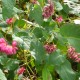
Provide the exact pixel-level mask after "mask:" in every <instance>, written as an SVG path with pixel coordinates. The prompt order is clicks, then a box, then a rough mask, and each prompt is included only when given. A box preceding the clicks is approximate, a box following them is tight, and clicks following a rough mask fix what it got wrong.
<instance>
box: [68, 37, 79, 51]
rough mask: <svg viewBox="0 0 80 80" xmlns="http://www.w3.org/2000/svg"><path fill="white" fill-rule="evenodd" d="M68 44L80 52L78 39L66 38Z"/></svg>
mask: <svg viewBox="0 0 80 80" xmlns="http://www.w3.org/2000/svg"><path fill="white" fill-rule="evenodd" d="M68 42H69V43H70V45H71V46H73V47H74V48H76V51H77V52H80V39H78V38H68Z"/></svg>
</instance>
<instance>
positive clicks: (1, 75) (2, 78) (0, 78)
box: [0, 69, 7, 80]
mask: <svg viewBox="0 0 80 80" xmlns="http://www.w3.org/2000/svg"><path fill="white" fill-rule="evenodd" d="M0 80H7V78H6V77H5V74H4V73H3V71H2V70H1V69H0Z"/></svg>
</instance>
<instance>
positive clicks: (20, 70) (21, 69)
mask: <svg viewBox="0 0 80 80" xmlns="http://www.w3.org/2000/svg"><path fill="white" fill-rule="evenodd" d="M25 70H26V69H25V68H24V67H21V68H19V69H18V71H17V74H18V75H20V74H23V73H24V71H25Z"/></svg>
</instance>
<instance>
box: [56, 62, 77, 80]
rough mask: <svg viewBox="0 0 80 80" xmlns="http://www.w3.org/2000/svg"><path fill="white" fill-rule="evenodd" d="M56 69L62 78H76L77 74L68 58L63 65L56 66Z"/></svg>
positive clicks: (67, 79) (68, 79) (70, 79)
mask: <svg viewBox="0 0 80 80" xmlns="http://www.w3.org/2000/svg"><path fill="white" fill-rule="evenodd" d="M56 71H57V73H58V74H59V75H60V77H61V79H62V80H76V74H75V72H74V71H73V70H72V68H71V64H70V63H69V61H68V60H66V61H65V62H64V63H63V64H62V65H60V66H56Z"/></svg>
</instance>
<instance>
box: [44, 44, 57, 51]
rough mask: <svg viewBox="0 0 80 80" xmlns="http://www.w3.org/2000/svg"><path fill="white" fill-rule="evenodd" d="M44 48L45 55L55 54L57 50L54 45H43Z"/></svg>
mask: <svg viewBox="0 0 80 80" xmlns="http://www.w3.org/2000/svg"><path fill="white" fill-rule="evenodd" d="M44 48H45V50H46V52H47V53H52V52H55V51H56V49H57V48H56V45H54V44H49V43H47V44H45V45H44Z"/></svg>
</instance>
